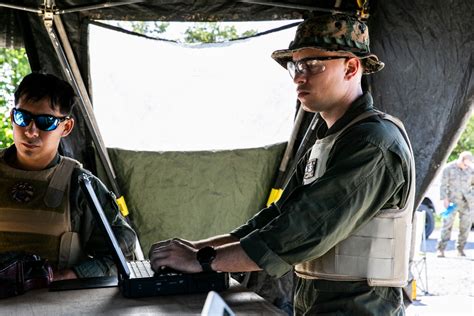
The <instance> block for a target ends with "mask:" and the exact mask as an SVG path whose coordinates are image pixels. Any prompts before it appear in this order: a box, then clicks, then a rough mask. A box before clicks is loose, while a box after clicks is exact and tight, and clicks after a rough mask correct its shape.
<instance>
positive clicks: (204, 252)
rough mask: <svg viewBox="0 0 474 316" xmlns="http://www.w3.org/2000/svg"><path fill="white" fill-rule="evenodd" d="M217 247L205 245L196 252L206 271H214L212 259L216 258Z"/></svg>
mask: <svg viewBox="0 0 474 316" xmlns="http://www.w3.org/2000/svg"><path fill="white" fill-rule="evenodd" d="M216 254H217V252H216V249H214V248H213V247H209V246H207V247H204V248H201V249H199V250H198V252H197V253H196V259H197V261H199V264H200V265H201V267H202V270H203V271H204V272H210V271H214V270H212V268H211V263H212V261H213V260H214V259H215V258H216Z"/></svg>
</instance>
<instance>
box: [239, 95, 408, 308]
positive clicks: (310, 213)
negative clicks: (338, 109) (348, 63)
mask: <svg viewBox="0 0 474 316" xmlns="http://www.w3.org/2000/svg"><path fill="white" fill-rule="evenodd" d="M372 109H373V101H372V97H371V95H370V94H369V93H366V94H364V95H363V96H361V97H360V98H359V99H357V100H356V101H355V102H354V103H353V104H352V105H351V107H350V108H349V110H348V111H347V112H346V113H345V114H344V115H343V116H342V117H341V118H340V119H339V120H338V121H337V122H336V123H335V124H334V125H333V126H332V127H331V128H330V129H328V128H327V126H326V124H325V122H324V121H323V120H320V122H319V123H318V125H317V126H316V130H317V137H318V138H324V137H325V136H327V135H330V134H332V133H335V132H337V131H339V130H340V129H342V128H343V127H344V126H345V125H346V124H348V123H349V122H350V121H351V120H352V119H354V118H355V117H357V116H358V115H360V114H361V113H363V112H366V111H371V110H372ZM308 157H309V151H308V152H307V154H306V155H305V157H303V158H302V159H300V161H299V163H298V167H297V171H296V172H295V174H294V175H293V177H292V178H291V181H290V182H289V184H288V186H287V187H286V188H285V190H284V193H283V196H282V197H281V198H280V200H279V201H278V202H276V203H274V204H272V205H271V206H269V207H268V208H265V209H263V210H261V211H260V212H259V213H257V214H256V215H255V216H254V217H253V218H252V219H250V220H249V221H248V222H247V223H246V224H244V225H242V226H240V227H239V228H237V229H235V230H234V231H232V232H231V234H232V235H233V236H235V237H237V238H239V239H240V243H241V246H242V248H243V249H244V251H245V252H246V254H247V255H248V256H249V257H250V258H251V259H252V260H253V261H255V262H256V263H257V265H258V266H259V267H260V268H262V269H263V270H265V271H266V272H267V273H268V274H269V275H272V276H274V277H281V276H282V275H284V274H285V273H287V272H289V271H291V270H292V268H293V266H294V265H296V264H297V263H300V262H304V261H307V260H311V259H314V258H317V257H320V256H322V255H324V254H325V253H326V252H327V251H328V250H330V249H331V248H333V247H334V246H335V245H336V244H338V243H339V242H340V241H342V240H344V239H345V238H347V237H348V236H349V234H351V233H352V232H354V231H355V230H357V229H359V228H360V227H361V226H363V225H364V224H366V223H367V222H368V221H369V220H370V219H371V218H373V217H374V216H375V215H376V214H377V212H379V211H380V210H381V209H383V208H394V207H397V206H399V207H402V206H404V204H405V202H406V200H407V197H408V187H409V184H410V181H411V179H410V150H409V148H408V145H407V143H406V141H405V139H404V137H403V136H402V134H401V132H400V131H399V129H398V128H397V127H396V126H395V125H394V124H393V123H391V122H389V121H385V120H383V119H381V118H380V117H379V116H373V117H370V118H368V119H365V120H363V121H361V122H359V123H357V124H355V125H354V126H352V127H350V128H348V129H347V130H346V131H345V132H344V133H343V134H341V135H340V137H339V139H338V140H337V141H336V143H335V144H334V146H333V148H332V150H331V152H330V154H329V158H328V161H327V170H326V172H325V173H324V175H323V176H322V177H320V178H319V179H317V180H316V181H314V182H312V183H310V184H308V185H303V184H302V183H303V174H304V168H305V165H306V160H307V158H308ZM327 282H329V284H335V286H336V283H343V284H344V283H347V285H349V283H354V282H332V281H324V282H323V283H325V285H324V286H325V287H327V285H326V283H327ZM336 287H337V286H336ZM367 288H368V287H367ZM398 292H399V294H397V298H396V299H397V300H399V301H400V302H401V291H398Z"/></svg>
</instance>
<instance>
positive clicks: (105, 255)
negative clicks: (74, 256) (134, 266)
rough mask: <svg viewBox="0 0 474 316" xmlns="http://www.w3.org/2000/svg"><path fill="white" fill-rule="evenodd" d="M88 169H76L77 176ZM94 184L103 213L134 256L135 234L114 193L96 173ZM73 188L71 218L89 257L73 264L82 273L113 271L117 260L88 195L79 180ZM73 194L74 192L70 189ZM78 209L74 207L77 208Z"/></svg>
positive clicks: (106, 272) (129, 254)
mask: <svg viewBox="0 0 474 316" xmlns="http://www.w3.org/2000/svg"><path fill="white" fill-rule="evenodd" d="M83 172H87V171H85V170H79V169H77V170H75V172H74V173H73V176H74V178H73V179H77V178H78V176H79V175H80V174H81V173H83ZM91 179H92V186H93V188H94V191H95V192H96V194H97V197H98V199H99V201H100V203H101V205H102V207H103V209H104V213H105V215H106V217H107V219H108V220H109V223H110V224H111V227H112V230H113V232H114V234H115V237H116V238H117V241H118V243H119V245H120V247H121V249H122V251H123V252H124V254H125V256H127V257H131V256H132V255H133V251H134V249H135V244H136V234H135V232H134V230H133V229H132V228H131V227H130V225H129V224H128V223H127V222H126V220H125V218H124V217H123V216H122V215H121V214H120V211H119V208H118V205H117V203H116V201H115V195H114V194H113V193H112V192H110V191H109V190H108V189H107V188H106V187H105V185H104V184H103V183H102V182H101V181H100V180H99V179H98V178H96V177H92V178H91ZM71 192H74V196H73V197H72V198H73V200H72V203H71V218H72V224H73V230H74V231H77V232H79V233H80V238H81V244H82V247H83V250H84V251H85V253H86V254H87V255H88V256H90V258H88V259H86V260H84V261H82V262H80V263H79V264H77V265H76V266H74V267H73V270H74V272H75V273H76V274H77V275H78V276H79V277H81V278H82V277H93V276H104V275H111V274H114V273H115V272H114V262H113V259H112V256H111V253H110V249H109V246H108V244H107V242H106V238H105V237H104V236H103V233H102V231H101V230H100V229H99V227H98V226H97V225H96V224H95V219H94V216H93V214H92V211H91V210H90V208H89V205H88V203H87V201H86V198H85V196H84V194H83V192H82V190H81V189H80V188H79V186H78V183H77V180H76V181H74V185H73V183H71ZM71 194H72V193H71ZM74 210H75V211H74Z"/></svg>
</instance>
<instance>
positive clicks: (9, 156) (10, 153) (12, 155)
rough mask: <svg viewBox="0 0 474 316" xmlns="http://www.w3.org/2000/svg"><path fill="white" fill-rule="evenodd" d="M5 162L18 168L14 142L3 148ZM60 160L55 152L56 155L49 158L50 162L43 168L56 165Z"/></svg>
mask: <svg viewBox="0 0 474 316" xmlns="http://www.w3.org/2000/svg"><path fill="white" fill-rule="evenodd" d="M3 159H4V160H5V162H6V163H7V164H8V165H9V166H10V167H12V168H15V169H19V168H18V167H17V165H16V147H15V144H13V145H11V146H10V147H8V148H7V149H6V150H5V155H4V156H3ZM60 160H61V156H60V155H59V153H56V156H55V157H54V158H53V160H51V162H50V163H49V164H48V165H47V166H46V168H44V169H49V168H51V167H54V166H56V165H57V164H58V163H59V161H60Z"/></svg>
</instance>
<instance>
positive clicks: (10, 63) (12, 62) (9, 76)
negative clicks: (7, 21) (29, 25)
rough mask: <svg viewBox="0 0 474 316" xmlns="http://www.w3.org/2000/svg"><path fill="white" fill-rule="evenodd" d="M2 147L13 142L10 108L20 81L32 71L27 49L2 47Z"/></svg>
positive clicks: (0, 127)
mask: <svg viewBox="0 0 474 316" xmlns="http://www.w3.org/2000/svg"><path fill="white" fill-rule="evenodd" d="M0 65H1V66H0V148H2V147H8V146H10V145H11V144H12V143H13V133H12V129H11V126H10V120H9V116H10V114H9V110H10V108H12V107H13V105H14V96H13V95H14V92H15V89H16V87H17V86H18V84H19V83H20V81H21V80H22V79H23V77H25V76H26V75H27V74H28V73H30V72H31V70H30V64H29V62H28V58H27V57H26V52H25V49H23V48H22V49H9V48H0Z"/></svg>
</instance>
